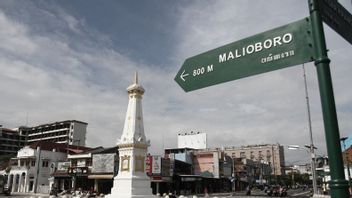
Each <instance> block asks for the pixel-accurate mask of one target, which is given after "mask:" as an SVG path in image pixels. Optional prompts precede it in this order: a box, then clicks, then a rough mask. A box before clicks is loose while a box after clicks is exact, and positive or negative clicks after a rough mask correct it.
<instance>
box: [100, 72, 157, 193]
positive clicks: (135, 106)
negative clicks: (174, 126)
mask: <svg viewBox="0 0 352 198" xmlns="http://www.w3.org/2000/svg"><path fill="white" fill-rule="evenodd" d="M144 91H145V90H144V88H143V87H142V86H141V85H139V84H138V74H137V72H136V74H135V79H134V83H133V84H132V85H130V86H129V87H128V88H127V92H128V96H129V101H128V107H127V113H126V119H125V125H124V128H123V132H122V136H121V139H119V140H118V143H117V145H118V146H119V156H120V164H119V166H120V167H119V173H118V175H117V176H116V177H115V178H114V186H113V188H112V189H111V194H110V195H107V196H106V197H108V198H130V197H139V198H148V197H155V196H153V194H152V189H151V186H150V179H149V178H148V177H147V175H146V173H145V158H146V154H147V148H148V146H149V143H148V142H147V140H146V137H145V134H144V126H143V114H142V96H143V94H144Z"/></svg>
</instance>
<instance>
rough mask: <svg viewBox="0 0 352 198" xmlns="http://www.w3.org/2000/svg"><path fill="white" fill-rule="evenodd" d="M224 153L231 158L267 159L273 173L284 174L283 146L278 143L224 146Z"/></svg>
mask: <svg viewBox="0 0 352 198" xmlns="http://www.w3.org/2000/svg"><path fill="white" fill-rule="evenodd" d="M225 153H226V154H227V155H228V156H231V157H232V158H246V159H251V160H253V161H261V160H264V161H267V162H269V165H270V166H271V168H272V174H273V175H284V174H285V169H284V167H285V155H284V147H283V146H281V145H280V144H261V145H249V146H241V147H226V148H225Z"/></svg>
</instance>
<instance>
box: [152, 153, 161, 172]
mask: <svg viewBox="0 0 352 198" xmlns="http://www.w3.org/2000/svg"><path fill="white" fill-rule="evenodd" d="M152 174H161V157H160V156H153V160H152Z"/></svg>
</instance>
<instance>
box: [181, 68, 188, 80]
mask: <svg viewBox="0 0 352 198" xmlns="http://www.w3.org/2000/svg"><path fill="white" fill-rule="evenodd" d="M185 71H186V70H183V72H182V74H181V76H180V78H181V79H182V80H183V82H185V81H186V79H185V78H184V77H186V76H188V75H189V74H185Z"/></svg>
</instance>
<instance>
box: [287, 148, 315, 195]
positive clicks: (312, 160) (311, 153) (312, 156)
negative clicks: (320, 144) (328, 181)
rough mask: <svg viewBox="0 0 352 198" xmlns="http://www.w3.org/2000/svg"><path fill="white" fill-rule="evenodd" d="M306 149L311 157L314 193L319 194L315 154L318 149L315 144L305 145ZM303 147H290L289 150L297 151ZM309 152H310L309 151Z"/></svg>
mask: <svg viewBox="0 0 352 198" xmlns="http://www.w3.org/2000/svg"><path fill="white" fill-rule="evenodd" d="M304 147H306V148H308V149H309V153H310V156H311V164H310V165H311V169H312V183H313V193H314V194H318V187H317V175H316V170H315V167H316V165H315V153H314V149H317V147H315V146H314V145H313V144H311V145H304ZM300 148H301V147H300V146H299V145H289V146H288V149H290V150H297V149H300ZM307 152H308V151H307Z"/></svg>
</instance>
